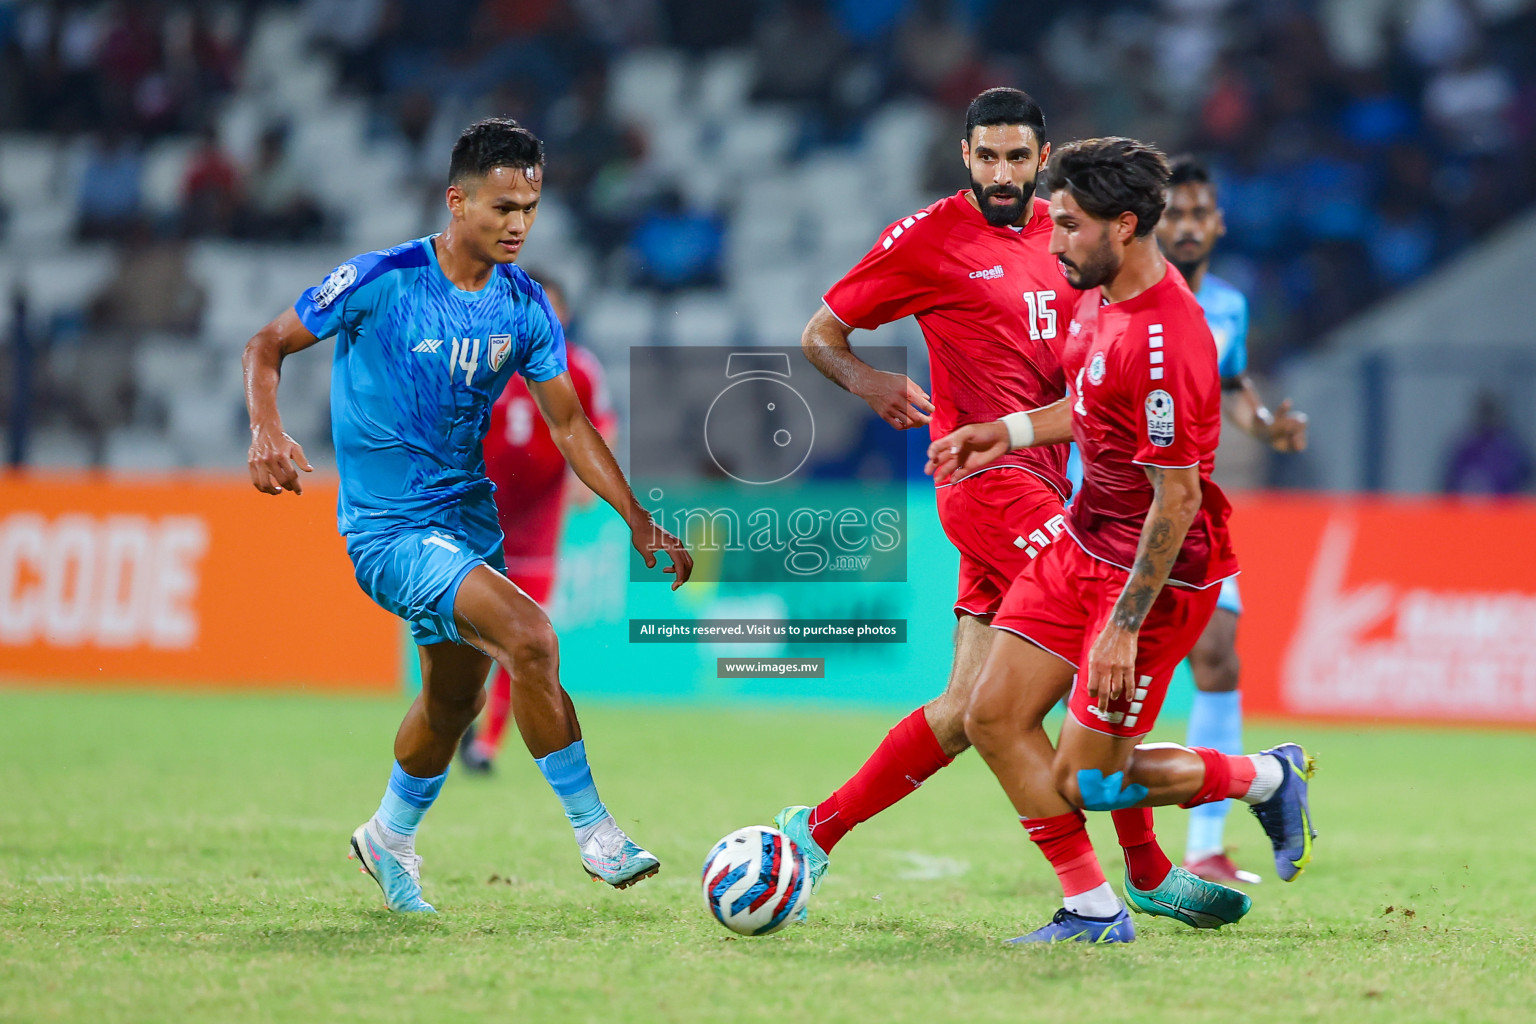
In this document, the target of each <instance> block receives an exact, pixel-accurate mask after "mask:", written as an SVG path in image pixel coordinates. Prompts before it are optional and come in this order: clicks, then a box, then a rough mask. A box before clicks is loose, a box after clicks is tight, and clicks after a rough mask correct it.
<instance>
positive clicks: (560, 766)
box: [533, 740, 608, 842]
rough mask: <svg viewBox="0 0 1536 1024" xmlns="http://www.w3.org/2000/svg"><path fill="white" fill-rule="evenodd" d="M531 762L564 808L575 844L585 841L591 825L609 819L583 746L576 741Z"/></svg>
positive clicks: (585, 748)
mask: <svg viewBox="0 0 1536 1024" xmlns="http://www.w3.org/2000/svg"><path fill="white" fill-rule="evenodd" d="M533 763H534V764H536V765H538V766H539V771H541V772H543V773H544V780H545V781H546V782H548V783H549V788H550V789H553V790H554V791H555V796H557V797H559V798H560V806H561V807H563V808H565V816H566V818H567V819H569V820H570V823H571V827H572V828H573V829H575V830H576V839H577V841H578V842H579V841H581V840H584V839H586V837H587V836H588V835H590V834H591V829H592V826H594V825H596V824H597V823H598V822H600V821H602V820H603V819H604V818H606V817H608V808H606V807H604V806H603V801H602V800H600V799H599V798H598V795H597V783H595V782H593V781H592V768H591V767H590V766H589V765H588V764H587V745H586V743H585V742H583V741H582V740H577V741H576V742H575V743H572V744H571V745H570V746H568V747H565V748H563V749H561V750H557V751H555V752H554V753H553V754H546V755H544V756H543V757H538V758H534V762H533Z"/></svg>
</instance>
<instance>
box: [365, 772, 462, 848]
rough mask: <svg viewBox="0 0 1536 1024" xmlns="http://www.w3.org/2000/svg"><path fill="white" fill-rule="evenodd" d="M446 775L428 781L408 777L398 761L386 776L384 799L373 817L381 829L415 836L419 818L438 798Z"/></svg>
mask: <svg viewBox="0 0 1536 1024" xmlns="http://www.w3.org/2000/svg"><path fill="white" fill-rule="evenodd" d="M447 778H448V773H447V772H443V774H441V775H434V776H432V778H430V779H418V778H417V777H416V776H414V775H407V774H406V772H405V769H404V768H401V767H400V762H399V761H396V762H395V767H394V769H393V770H392V771H390V773H389V785H388V786H387V787H386V788H385V790H384V800H383V801H382V802H381V803H380V804H379V811H378V813H377V814H375V815H374V817H375V818H376V819H378V822H379V824H380V825H381V826H383V828H384V829H385V830H387V831H389V832H393V833H395V834H396V835H398V836H407V837H409V836H414V835H415V834H416V829H417V828H418V827H420V825H421V817H422V815H424V814H426V813H427V808H428V807H431V806H432V802H433V801H434V800H436V799H437V794H438V793H439V792H440V791H441V790H442V788H443V781H444V780H445V779H447Z"/></svg>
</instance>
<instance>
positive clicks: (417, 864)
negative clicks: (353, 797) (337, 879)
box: [347, 818, 437, 914]
mask: <svg viewBox="0 0 1536 1024" xmlns="http://www.w3.org/2000/svg"><path fill="white" fill-rule="evenodd" d="M347 859H348V860H355V861H358V862H359V864H360V867H359V868H358V870H360V871H362V873H363V874H365V875H367V876H368V877H369V878H371V879H373V880H374V881H375V882H378V883H379V888H380V889H382V890H383V891H384V905H385V906H386V907H388V908H389V909H390V910H394V911H400V912H403V913H418V914H435V913H437V908H435V907H433V906H432V904H430V903H428V902H427V901H426V900H424V899H422V898H421V858H420V857H418V856H417V855H416V854H414V853H396V852H395V851H393V850H391V849H389V848H388V847H387V846H385V845H384V841H383V839H382V838H381V837H380V836H379V834H378V832H377V826H376V825H374V823H373V819H372V818H369V819H368V820H367V821H365V822H364V823H363V824H361V825H359V826H357V831H356V832H353V833H352V850H351V852H350V853H348V854H347Z"/></svg>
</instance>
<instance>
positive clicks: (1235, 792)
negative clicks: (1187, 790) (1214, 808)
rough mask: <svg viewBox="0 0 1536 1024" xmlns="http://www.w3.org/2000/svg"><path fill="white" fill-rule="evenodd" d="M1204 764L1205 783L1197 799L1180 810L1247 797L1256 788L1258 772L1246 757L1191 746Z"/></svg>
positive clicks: (1197, 793)
mask: <svg viewBox="0 0 1536 1024" xmlns="http://www.w3.org/2000/svg"><path fill="white" fill-rule="evenodd" d="M1190 749H1191V750H1193V751H1194V752H1195V753H1197V754H1199V755H1200V760H1202V761H1204V762H1205V781H1204V782H1202V783H1201V784H1200V789H1199V790H1198V791H1197V792H1196V793H1195V795H1194V796H1192V797H1190V798H1189V799H1188V800H1186V801H1184V802H1183V803H1182V804H1179V806H1180V807H1198V806H1199V805H1201V804H1213V803H1215V802H1216V801H1218V800H1231V799H1237V798H1240V797H1244V796H1247V795H1248V790H1249V789H1251V788H1252V787H1253V779H1254V776H1255V775H1256V774H1257V773H1258V769H1257V768H1255V767H1254V764H1253V761H1251V760H1250V759H1249V758H1248V757H1247V756H1246V755H1243V754H1223V753H1222V752H1221V751H1219V750H1212V749H1211V748H1210V747H1191V748H1190Z"/></svg>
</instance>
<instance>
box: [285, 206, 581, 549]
mask: <svg viewBox="0 0 1536 1024" xmlns="http://www.w3.org/2000/svg"><path fill="white" fill-rule="evenodd" d="M434 237H436V236H430V235H429V236H428V237H426V238H418V239H416V240H415V241H412V242H406V243H405V244H404V245H397V246H395V247H394V248H392V249H384V250H381V251H379V252H371V253H366V254H364V255H362V256H357V257H354V258H353V259H350V260H348V261H347V262H345V263H343V264H342V265H341V266H339V267H337V268H336V269H335V270H334V271H332V272H331V274H330V276H329V277H327V278H326V279H325V281H324V283H322V284H320V285H318V286H317V287H314V288H311V289H309V290H308V291H306V292H305V293H304V294H303V295H302V296H301V297H300V298H299V300H298V302H297V303H295V304H294V311H295V312H296V313H297V314H298V316H299V319H300V320H301V321H302V322H303V323H304V326H305V327H307V328H308V329H309V330H310V332H311V333H313V334H314V335H315V337H317V338H328V337H330V336H331V335H335V336H336V355H335V362H334V365H333V368H332V371H331V434H332V438H333V440H334V441H335V445H336V467H337V469H338V470H339V472H340V475H341V498H340V501H339V502H338V508H337V521H338V523H337V525H338V528H339V529H340V531H341V532H342V533H343V534H346V535H351V534H354V533H370V532H373V531H378V530H390V529H397V528H401V527H421V526H440V527H443V528H445V529H448V530H450V531H453V530H456V529H458V528H459V526H460V523H459V518H460V517H459V513H458V510H459V507H460V506H461V505H462V504H463V503H465V502H470V501H474V500H475V499H481V498H483V499H485V500H487V501H488V500H490V497H491V494H492V491H493V488H492V486H491V482H490V481H489V480H488V479H486V476H485V460H484V457H483V456H482V454H481V449H480V442H481V439H482V438H484V437H485V432H486V430H487V429H488V427H489V426H490V418H491V406H492V405H493V404H494V403H495V401H496V397H497V396H498V395H499V394H501V391H502V389H503V388H504V387H505V386H506V383H507V380H508V379H509V378H510V377H511V376H512V375H513V374H514V373H521V374H522V375H523V376H524V377H525V378H526V379H528V380H531V381H544V380H549V379H551V378H552V377H556V376H559V375H560V374H561V373H564V372H565V368H566V362H565V334H564V332H563V331H562V330H561V327H560V321H559V320H558V319H557V318H556V317H555V314H554V311H553V310H552V309H551V308H550V305H549V300H548V299H547V298H545V296H544V289H543V288H541V287H540V286H539V285H538V283H536V282H535V281H534V280H533V279H532V278H530V277H529V276H528V275H527V274H526V273H524V272H523V270H522V269H521V268H520V267H517V266H516V265H513V264H502V265H499V266H497V267H496V268H495V269H494V271H493V272H492V274H491V277H490V280H489V281H487V282H486V284H485V286H484V287H483V288H481V289H480V290H479V291H473V292H469V291H464V290H462V289H460V288H458V287H456V286H455V285H454V284H453V282H451V281H449V280H448V278H447V276H446V275H444V274H443V271H442V268H441V267H440V266H439V265H438V262H437V254H436V252H435V251H434V249H433V245H432V239H433V238H434Z"/></svg>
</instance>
